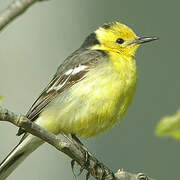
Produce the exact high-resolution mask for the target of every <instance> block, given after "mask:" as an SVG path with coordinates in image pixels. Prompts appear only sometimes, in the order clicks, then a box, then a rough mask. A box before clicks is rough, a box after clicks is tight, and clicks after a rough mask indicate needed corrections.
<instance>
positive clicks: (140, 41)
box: [132, 37, 159, 44]
mask: <svg viewBox="0 0 180 180" xmlns="http://www.w3.org/2000/svg"><path fill="white" fill-rule="evenodd" d="M157 39H159V38H158V37H138V38H137V39H136V40H134V41H133V42H132V44H143V43H147V42H150V41H154V40H157Z"/></svg>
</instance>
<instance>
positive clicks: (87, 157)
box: [71, 134, 90, 175]
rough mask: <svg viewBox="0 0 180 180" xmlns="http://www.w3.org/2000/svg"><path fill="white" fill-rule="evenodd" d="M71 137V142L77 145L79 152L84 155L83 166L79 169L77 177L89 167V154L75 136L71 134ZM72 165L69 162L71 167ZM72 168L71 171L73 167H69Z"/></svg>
mask: <svg viewBox="0 0 180 180" xmlns="http://www.w3.org/2000/svg"><path fill="white" fill-rule="evenodd" d="M71 137H72V140H73V142H74V143H75V144H78V146H79V147H80V148H81V149H80V150H81V152H82V153H83V154H84V158H85V163H84V165H83V167H81V169H80V172H79V174H78V175H80V174H81V173H82V171H83V170H84V168H86V167H87V166H89V163H90V162H89V154H90V153H89V152H88V150H87V148H86V147H85V146H84V145H83V143H82V142H81V141H80V140H79V138H78V137H77V136H76V135H74V134H71ZM72 164H73V163H72V162H71V165H72ZM71 167H72V169H73V166H71Z"/></svg>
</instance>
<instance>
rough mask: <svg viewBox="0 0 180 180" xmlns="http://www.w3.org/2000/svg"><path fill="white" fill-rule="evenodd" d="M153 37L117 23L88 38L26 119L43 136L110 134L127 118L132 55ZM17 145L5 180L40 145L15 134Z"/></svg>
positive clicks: (5, 164) (2, 172) (133, 78)
mask: <svg viewBox="0 0 180 180" xmlns="http://www.w3.org/2000/svg"><path fill="white" fill-rule="evenodd" d="M157 39H158V38H157V37H154V36H152V37H144V36H143V37H139V36H137V35H136V34H135V33H134V31H133V30H132V29H131V28H130V27H128V26H127V25H124V24H122V23H120V22H117V21H116V22H108V23H105V24H103V25H102V26H100V27H98V28H97V29H96V30H95V31H94V32H92V33H90V34H89V35H88V36H87V38H86V39H85V41H84V42H83V43H82V45H81V46H80V48H79V49H77V50H76V51H74V52H73V53H72V54H71V55H70V56H68V57H67V58H66V59H65V60H64V62H63V63H62V64H61V65H60V66H59V67H58V69H57V71H56V73H55V75H54V76H53V77H52V80H51V81H50V83H49V84H48V85H47V87H46V88H45V89H44V90H43V91H42V93H41V94H40V96H39V97H38V98H37V100H36V101H35V102H34V104H33V105H32V106H31V108H30V109H29V111H28V112H27V114H26V117H27V118H28V119H29V120H31V121H33V122H34V123H36V124H38V125H39V126H41V127H42V128H44V129H45V130H47V131H49V132H52V133H54V134H55V135H58V134H66V135H72V138H74V139H75V140H77V139H78V138H90V137H94V136H96V135H98V134H100V133H103V132H105V131H107V130H108V129H110V128H111V127H112V126H114V125H115V124H117V123H118V122H120V120H121V119H123V117H124V115H125V114H126V112H127V110H128V107H129V105H130V104H131V102H132V99H133V96H134V94H135V91H136V85H137V80H138V72H137V65H136V61H135V53H136V51H137V49H138V47H139V46H140V45H141V44H144V43H147V42H150V41H154V40H157ZM21 134H24V135H23V137H22V139H21V140H20V142H19V144H18V145H17V146H16V147H15V148H14V149H13V150H12V151H11V152H10V153H9V154H8V156H7V157H6V158H5V159H4V160H3V161H2V163H1V164H0V180H4V179H6V178H7V177H8V176H9V175H10V174H11V173H12V172H13V171H14V170H15V169H16V168H17V166H18V165H19V164H20V163H21V162H22V161H23V160H24V159H25V158H26V157H27V156H28V155H30V154H31V153H32V152H33V151H34V150H36V149H37V148H38V147H39V146H40V145H41V144H43V140H41V139H39V138H38V137H35V136H33V135H31V134H30V133H27V132H25V130H24V129H22V128H20V129H19V131H18V135H21Z"/></svg>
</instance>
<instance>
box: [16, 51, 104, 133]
mask: <svg viewBox="0 0 180 180" xmlns="http://www.w3.org/2000/svg"><path fill="white" fill-rule="evenodd" d="M105 56H107V54H106V53H105V52H104V51H99V50H88V49H80V50H77V51H75V52H74V53H73V54H72V55H71V56H69V57H68V58H67V59H66V60H65V61H64V62H63V63H62V64H61V65H60V66H59V68H58V70H57V72H56V74H55V75H54V77H53V78H52V80H51V81H50V83H49V84H48V86H47V87H46V88H45V89H44V90H43V92H42V93H41V94H40V96H39V97H38V98H37V100H36V101H35V102H34V104H33V105H32V106H31V108H30V109H29V111H28V113H27V114H26V116H27V118H28V119H30V120H31V121H35V120H36V119H37V118H38V116H39V114H40V113H41V112H42V111H43V109H44V108H45V107H46V106H47V105H48V104H49V103H50V102H51V101H52V100H53V99H54V98H56V97H57V96H58V95H59V94H61V93H62V92H63V91H65V90H66V89H68V88H70V87H72V86H73V85H74V84H75V83H77V82H78V81H80V80H82V79H83V78H84V77H85V74H86V73H87V72H88V71H89V69H91V68H93V67H95V66H96V65H97V63H100V62H102V61H105V58H104V57H105ZM22 133H24V131H23V130H22V129H19V131H18V133H17V135H21V134H22Z"/></svg>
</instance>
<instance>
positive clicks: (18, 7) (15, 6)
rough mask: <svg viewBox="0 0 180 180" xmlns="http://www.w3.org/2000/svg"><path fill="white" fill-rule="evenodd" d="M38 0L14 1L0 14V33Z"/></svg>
mask: <svg viewBox="0 0 180 180" xmlns="http://www.w3.org/2000/svg"><path fill="white" fill-rule="evenodd" d="M35 2H38V0H15V1H13V2H12V3H11V4H10V5H9V6H8V7H7V8H6V9H5V10H4V11H2V12H1V14H0V31H1V30H2V29H3V28H4V27H5V26H6V25H8V24H9V23H10V22H11V21H13V19H15V18H16V17H18V16H19V15H21V14H22V13H24V12H25V11H26V10H27V9H28V8H29V7H30V6H31V5H33V4H34V3H35Z"/></svg>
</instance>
